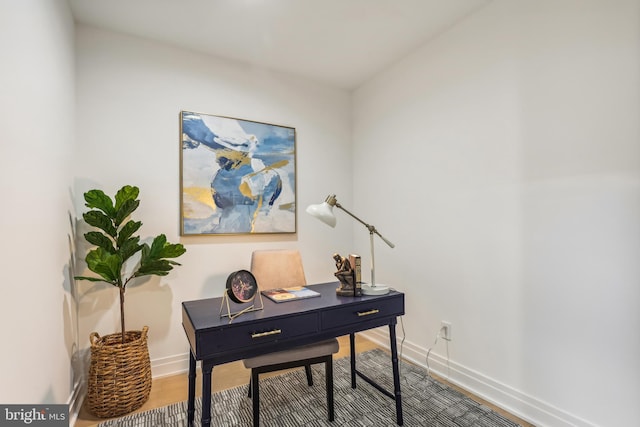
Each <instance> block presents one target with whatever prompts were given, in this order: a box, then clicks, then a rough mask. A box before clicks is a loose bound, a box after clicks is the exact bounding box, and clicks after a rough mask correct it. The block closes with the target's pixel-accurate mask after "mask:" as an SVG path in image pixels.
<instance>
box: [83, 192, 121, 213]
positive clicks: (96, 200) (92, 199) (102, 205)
mask: <svg viewBox="0 0 640 427" xmlns="http://www.w3.org/2000/svg"><path fill="white" fill-rule="evenodd" d="M84 200H85V202H86V206H87V207H88V208H92V209H93V208H96V209H100V210H101V211H102V212H104V213H105V214H107V215H108V216H110V217H113V216H115V213H116V210H115V209H114V207H113V201H112V200H111V198H110V197H109V196H107V195H106V194H104V192H103V191H102V190H90V191H87V192H86V193H84Z"/></svg>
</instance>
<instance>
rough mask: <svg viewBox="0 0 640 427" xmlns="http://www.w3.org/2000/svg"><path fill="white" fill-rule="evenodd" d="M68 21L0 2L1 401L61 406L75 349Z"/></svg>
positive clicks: (40, 5) (26, 5) (46, 8)
mask: <svg viewBox="0 0 640 427" xmlns="http://www.w3.org/2000/svg"><path fill="white" fill-rule="evenodd" d="M73 31H74V27H73V20H72V18H71V13H70V12H69V10H68V6H67V3H66V2H65V1H63V0H55V1H50V0H47V1H45V0H43V1H39V0H28V1H20V2H13V1H8V0H2V1H0V52H1V54H2V66H0V130H1V134H0V135H1V137H2V143H0V186H1V191H2V214H1V215H2V216H1V218H2V219H1V220H0V235H1V236H2V246H3V250H2V297H1V298H0V325H2V326H0V328H1V329H0V330H1V331H2V342H3V351H2V352H1V354H0V378H2V384H3V386H2V387H0V402H2V403H4V404H9V403H23V404H36V403H66V402H67V401H69V400H70V392H71V390H72V384H73V383H74V382H75V381H76V380H78V377H74V375H73V373H72V372H71V359H72V358H73V356H74V354H75V352H76V350H77V342H76V334H77V327H76V318H75V300H74V294H73V291H72V289H71V285H70V280H69V264H70V259H71V258H70V246H69V241H70V239H69V237H68V236H69V235H70V234H71V233H72V229H71V226H70V221H69V211H70V209H71V206H72V200H71V196H70V194H69V185H70V183H71V179H72V178H71V177H72V170H71V167H72V164H73V162H72V160H73V144H74V129H73V121H74V45H73V40H74V39H73Z"/></svg>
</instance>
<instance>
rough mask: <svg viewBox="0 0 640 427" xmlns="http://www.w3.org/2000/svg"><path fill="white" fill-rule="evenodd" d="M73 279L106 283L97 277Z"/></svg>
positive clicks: (75, 277) (77, 277) (76, 277)
mask: <svg viewBox="0 0 640 427" xmlns="http://www.w3.org/2000/svg"><path fill="white" fill-rule="evenodd" d="M73 278H74V279H76V280H88V281H90V282H107V281H106V280H104V279H101V278H99V277H88V276H73ZM107 283H111V282H107Z"/></svg>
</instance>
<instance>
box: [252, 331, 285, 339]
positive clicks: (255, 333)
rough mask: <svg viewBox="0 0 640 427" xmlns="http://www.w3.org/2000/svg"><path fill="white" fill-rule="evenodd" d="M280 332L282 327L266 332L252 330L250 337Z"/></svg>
mask: <svg viewBox="0 0 640 427" xmlns="http://www.w3.org/2000/svg"><path fill="white" fill-rule="evenodd" d="M281 333H282V329H274V330H273V331H267V332H254V333H252V334H251V338H260V337H267V336H269V335H278V334H281Z"/></svg>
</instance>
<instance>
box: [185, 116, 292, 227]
mask: <svg viewBox="0 0 640 427" xmlns="http://www.w3.org/2000/svg"><path fill="white" fill-rule="evenodd" d="M180 143H181V146H182V148H181V155H180V220H181V234H182V235H183V236H187V235H215V234H265V233H295V232H296V131H295V128H291V127H286V126H278V125H273V124H268V123H260V122H254V121H250V120H242V119H235V118H231V117H222V116H212V115H207V114H201V113H194V112H191V111H182V112H180Z"/></svg>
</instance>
